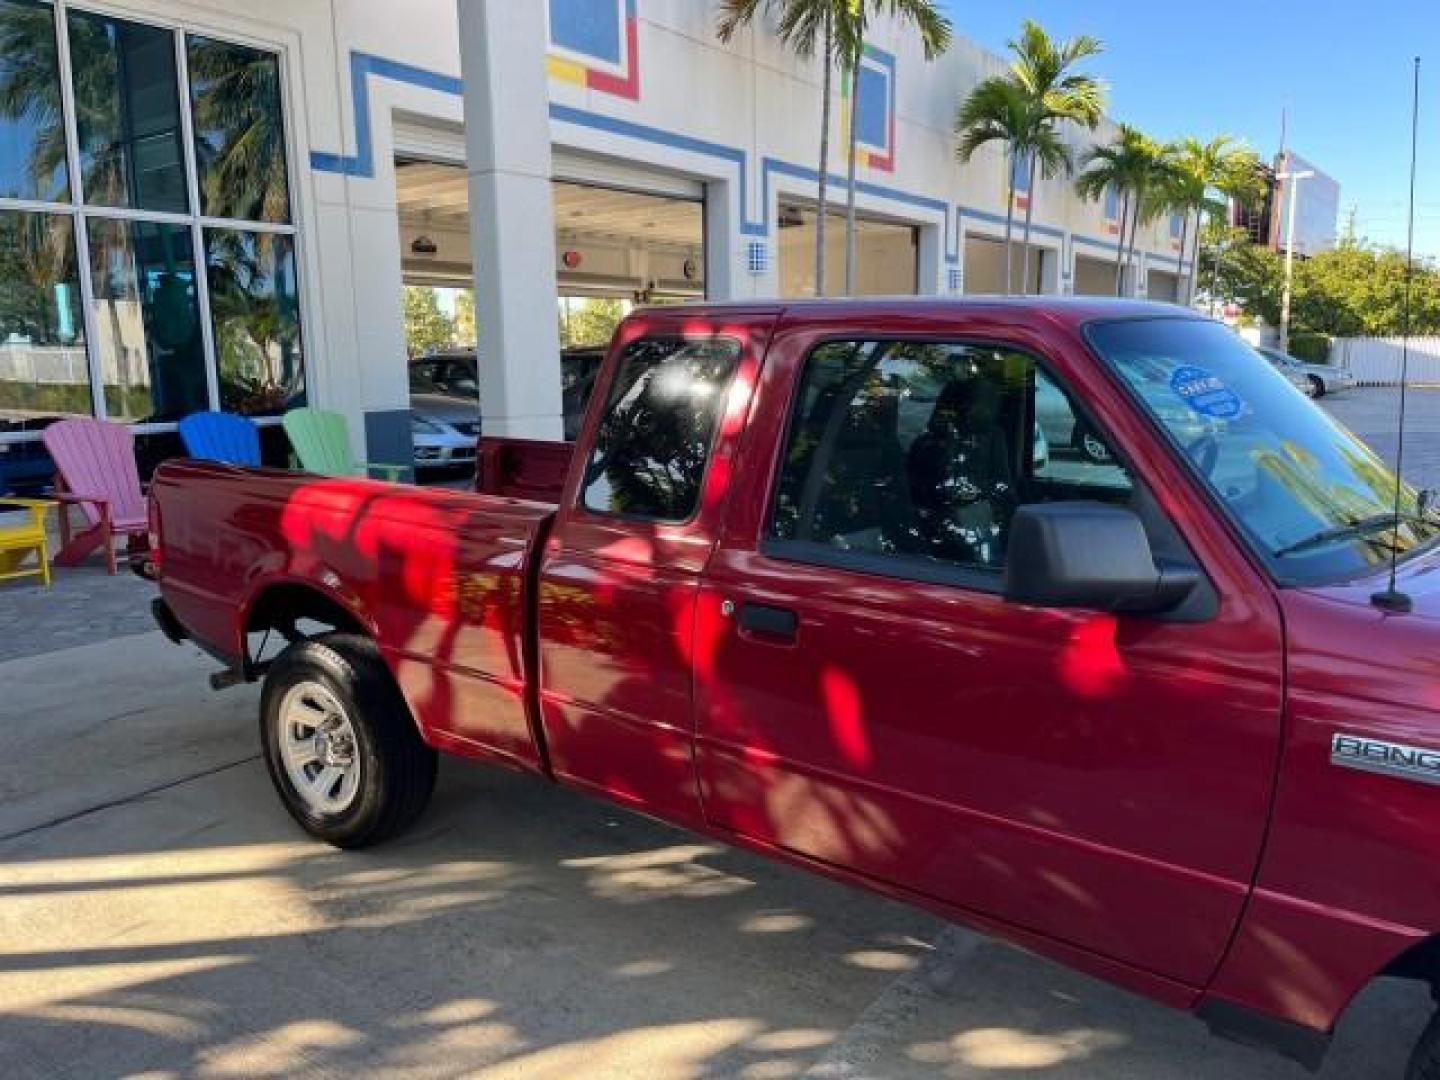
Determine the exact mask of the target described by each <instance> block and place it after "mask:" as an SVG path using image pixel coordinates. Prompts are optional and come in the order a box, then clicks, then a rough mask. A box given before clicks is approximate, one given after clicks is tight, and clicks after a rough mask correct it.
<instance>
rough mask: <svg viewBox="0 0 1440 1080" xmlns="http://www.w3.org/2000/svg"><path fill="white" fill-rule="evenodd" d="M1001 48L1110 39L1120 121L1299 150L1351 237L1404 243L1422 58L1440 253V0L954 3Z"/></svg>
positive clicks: (957, 15)
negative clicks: (1036, 28)
mask: <svg viewBox="0 0 1440 1080" xmlns="http://www.w3.org/2000/svg"><path fill="white" fill-rule="evenodd" d="M943 2H945V3H946V4H947V6H948V7H949V11H950V17H951V21H952V22H953V23H954V24H955V29H956V32H957V33H958V34H960V35H962V36H964V37H968V38H970V39H971V40H973V41H976V42H979V43H980V44H981V45H983V46H985V47H987V48H989V49H991V50H992V51H995V52H1000V53H1003V52H1005V45H1006V42H1007V41H1009V40H1010V39H1011V38H1013V37H1014V36H1015V35H1016V33H1017V32H1018V30H1019V28H1020V23H1021V20H1022V19H1024V18H1026V17H1029V18H1033V19H1035V20H1036V21H1037V22H1039V23H1040V24H1041V25H1042V26H1044V27H1045V28H1046V29H1047V30H1048V31H1049V32H1050V33H1051V34H1052V35H1056V36H1060V37H1069V36H1071V35H1073V34H1078V33H1088V34H1092V35H1094V36H1096V37H1098V38H1100V39H1101V40H1102V41H1103V42H1104V43H1105V52H1104V53H1103V54H1102V55H1101V56H1099V57H1097V58H1096V59H1095V60H1094V61H1093V62H1092V65H1091V66H1092V69H1093V70H1094V72H1095V74H1097V75H1099V76H1100V77H1101V78H1103V79H1104V80H1105V81H1106V82H1107V83H1109V84H1110V95H1111V96H1110V114H1111V115H1112V116H1114V117H1115V118H1116V119H1119V120H1125V121H1127V122H1129V123H1132V124H1134V125H1136V126H1137V127H1139V128H1141V129H1142V130H1144V131H1146V132H1147V133H1148V134H1150V135H1152V136H1154V137H1156V138H1160V139H1170V138H1177V137H1183V136H1186V135H1195V136H1197V137H1201V138H1209V137H1210V136H1212V135H1216V134H1222V133H1223V134H1228V135H1233V136H1236V137H1239V138H1243V139H1245V141H1246V142H1248V143H1249V144H1250V146H1251V147H1252V148H1254V149H1255V150H1256V151H1257V152H1259V153H1260V155H1261V157H1263V158H1265V159H1266V160H1267V161H1268V160H1270V159H1271V158H1272V157H1273V155H1274V154H1275V152H1276V150H1277V149H1278V147H1279V142H1280V114H1281V110H1282V108H1283V109H1285V110H1286V112H1287V114H1288V128H1289V133H1288V137H1287V140H1288V143H1289V145H1290V147H1291V148H1292V149H1293V150H1294V151H1295V152H1296V153H1298V154H1299V155H1301V156H1302V157H1304V158H1307V159H1308V160H1310V161H1312V162H1314V163H1315V165H1317V166H1318V167H1319V168H1321V169H1323V170H1325V171H1326V172H1327V173H1329V174H1330V175H1331V176H1333V177H1335V179H1336V180H1338V181H1339V182H1340V222H1339V225H1340V229H1341V231H1342V232H1343V231H1344V228H1345V223H1346V218H1347V216H1348V214H1349V212H1350V209H1351V207H1352V206H1353V207H1354V208H1355V214H1356V232H1357V233H1358V234H1359V235H1360V236H1362V237H1367V238H1369V239H1370V240H1372V241H1375V242H1377V243H1384V244H1393V245H1395V246H1403V245H1404V240H1405V202H1406V195H1407V169H1408V163H1409V156H1410V86H1411V62H1412V59H1413V58H1414V57H1415V56H1416V55H1419V56H1420V57H1421V74H1420V79H1421V90H1420V172H1419V179H1418V181H1417V184H1416V189H1415V191H1416V194H1415V198H1416V218H1415V221H1416V224H1415V249H1416V253H1417V254H1419V255H1428V256H1431V257H1440V0H1344V2H1340V0H1210V2H1208V3H1205V2H1196V0H1189V2H1187V3H1178V2H1176V0H1143V2H1142V0H1098V2H1097V0H1088V2H1087V0H1020V2H1007V0H943Z"/></svg>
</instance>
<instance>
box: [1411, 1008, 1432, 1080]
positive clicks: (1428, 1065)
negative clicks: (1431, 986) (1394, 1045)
mask: <svg viewBox="0 0 1440 1080" xmlns="http://www.w3.org/2000/svg"><path fill="white" fill-rule="evenodd" d="M1405 1080H1440V1012H1437V1013H1436V1014H1435V1015H1434V1016H1432V1017H1431V1018H1430V1023H1429V1024H1427V1025H1426V1026H1425V1030H1424V1031H1423V1032H1421V1033H1420V1041H1419V1042H1417V1043H1416V1044H1415V1050H1414V1052H1413V1053H1412V1054H1411V1055H1410V1064H1409V1065H1408V1066H1407V1067H1406V1069H1405Z"/></svg>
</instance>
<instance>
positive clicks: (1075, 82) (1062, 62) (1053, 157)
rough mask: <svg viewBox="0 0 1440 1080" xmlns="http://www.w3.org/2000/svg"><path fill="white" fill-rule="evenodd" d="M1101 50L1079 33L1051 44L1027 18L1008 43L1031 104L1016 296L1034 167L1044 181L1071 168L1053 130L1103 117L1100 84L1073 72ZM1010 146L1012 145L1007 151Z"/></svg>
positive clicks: (1093, 123)
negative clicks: (1027, 183)
mask: <svg viewBox="0 0 1440 1080" xmlns="http://www.w3.org/2000/svg"><path fill="white" fill-rule="evenodd" d="M1103 49H1104V46H1103V45H1102V44H1101V43H1100V41H1099V40H1098V39H1096V38H1093V37H1090V36H1089V35H1086V34H1082V35H1081V36H1079V37H1074V38H1068V39H1067V40H1065V41H1059V42H1057V41H1055V40H1053V39H1052V38H1051V37H1050V35H1049V34H1047V33H1046V32H1045V30H1044V28H1043V27H1041V26H1040V24H1039V23H1037V22H1035V21H1034V20H1033V19H1026V20H1025V22H1024V25H1023V26H1022V27H1021V31H1020V40H1019V41H1011V42H1010V51H1011V52H1013V53H1014V54H1015V58H1014V59H1013V60H1012V61H1011V62H1010V74H1011V77H1012V78H1013V79H1014V80H1015V81H1016V82H1017V83H1018V84H1019V85H1020V87H1021V88H1022V89H1023V90H1024V91H1025V93H1026V95H1027V96H1028V97H1029V98H1030V99H1031V100H1032V101H1033V102H1035V129H1034V131H1033V132H1032V136H1031V140H1030V144H1029V145H1028V146H1022V147H1020V148H1019V149H1020V151H1021V153H1027V152H1028V158H1029V160H1028V164H1029V174H1030V198H1029V199H1028V200H1027V201H1026V204H1025V235H1024V256H1023V261H1022V269H1021V273H1020V276H1021V281H1022V288H1021V291H1022V292H1028V291H1029V287H1030V221H1031V218H1032V217H1033V216H1034V212H1035V177H1036V167H1037V166H1038V167H1039V170H1040V173H1039V175H1041V176H1045V177H1049V176H1053V175H1055V173H1057V172H1060V171H1064V172H1065V173H1067V174H1068V173H1070V172H1071V171H1072V169H1073V164H1072V162H1071V158H1070V154H1069V151H1068V150H1067V149H1066V148H1065V147H1064V145H1063V144H1062V143H1061V142H1060V140H1059V136H1058V134H1057V131H1056V129H1057V127H1058V126H1059V124H1060V123H1061V122H1063V121H1067V120H1068V121H1070V122H1071V123H1075V124H1079V125H1081V126H1082V127H1085V128H1087V129H1088V130H1090V131H1094V130H1095V128H1096V127H1097V126H1098V125H1099V123H1100V117H1101V116H1103V115H1104V113H1105V86H1104V84H1103V83H1101V82H1100V81H1099V80H1098V79H1095V78H1094V77H1093V76H1090V75H1085V74H1082V73H1080V72H1077V71H1075V70H1074V67H1075V65H1076V64H1077V63H1079V62H1080V61H1081V60H1085V59H1088V58H1089V57H1092V56H1096V55H1098V54H1099V53H1100V52H1101V51H1102V50H1103ZM1015 150H1016V147H1014V146H1013V145H1012V147H1011V152H1012V153H1014V152H1015Z"/></svg>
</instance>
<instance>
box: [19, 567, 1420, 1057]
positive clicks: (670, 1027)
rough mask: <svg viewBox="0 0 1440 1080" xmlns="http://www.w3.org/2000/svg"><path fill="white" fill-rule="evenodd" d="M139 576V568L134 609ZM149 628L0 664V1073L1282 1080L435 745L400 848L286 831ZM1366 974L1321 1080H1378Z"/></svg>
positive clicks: (260, 782) (1385, 1048) (1084, 983)
mask: <svg viewBox="0 0 1440 1080" xmlns="http://www.w3.org/2000/svg"><path fill="white" fill-rule="evenodd" d="M144 589H145V587H144V586H143V585H142V584H140V583H138V582H137V583H136V597H137V600H139V599H143V594H144ZM209 665H210V662H209V661H207V660H206V659H204V658H202V657H200V656H199V655H197V654H196V653H195V652H194V650H191V649H177V648H175V647H173V646H170V645H168V644H167V643H165V642H164V641H163V639H161V638H160V636H159V635H158V634H155V633H147V634H140V635H132V636H129V637H124V638H119V639H115V640H112V641H106V642H98V643H95V644H91V645H85V646H81V647H78V648H71V649H66V650H63V651H60V652H53V653H49V654H47V655H42V656H34V657H25V658H20V659H15V660H11V661H8V662H4V663H0V687H4V688H5V691H4V698H3V699H0V714H3V715H4V716H5V722H4V723H3V724H0V738H3V740H4V741H3V742H0V800H3V805H0V837H3V839H0V1047H3V1048H4V1050H3V1052H0V1053H3V1061H4V1065H3V1067H0V1072H3V1073H4V1075H5V1076H7V1077H17V1078H28V1077H36V1078H40V1077H44V1078H47V1080H53V1078H59V1077H76V1078H82V1077H83V1078H86V1080H89V1078H95V1077H110V1076H132V1075H141V1076H147V1077H154V1078H159V1077H192V1076H193V1077H208V1076H247V1077H248V1076H295V1075H304V1076H322V1077H323V1076H332V1075H333V1076H337V1077H338V1076H342V1075H343V1076H352V1075H357V1074H358V1075H365V1076H395V1077H454V1076H484V1077H526V1078H532V1077H542V1078H543V1077H555V1078H560V1077H574V1076H601V1077H632V1076H633V1077H647V1078H649V1077H656V1078H661V1077H732V1076H734V1077H753V1078H758V1080H765V1078H785V1077H806V1076H808V1077H823V1078H830V1080H836V1078H838V1080H850V1078H855V1077H872V1076H873V1077H920V1076H948V1077H985V1076H997V1077H998V1076H1009V1075H1025V1076H1046V1077H1049V1076H1054V1077H1074V1078H1089V1077H1095V1078H1100V1077H1104V1078H1107V1080H1116V1078H1127V1077H1157V1078H1168V1077H1174V1078H1182V1077H1183V1078H1184V1080H1207V1078H1217V1080H1218V1078H1221V1077H1223V1078H1226V1080H1233V1078H1235V1077H1261V1078H1271V1077H1274V1078H1282V1077H1290V1078H1298V1077H1300V1076H1303V1075H1304V1074H1303V1072H1302V1071H1301V1070H1300V1069H1298V1067H1295V1066H1292V1065H1290V1064H1288V1063H1286V1062H1284V1061H1281V1060H1279V1059H1277V1058H1273V1057H1270V1056H1268V1055H1266V1054H1263V1053H1259V1052H1256V1051H1251V1050H1247V1049H1244V1048H1241V1047H1237V1046H1233V1045H1230V1044H1227V1043H1224V1042H1220V1041H1217V1040H1213V1039H1211V1038H1210V1037H1209V1036H1208V1035H1207V1034H1206V1033H1205V1031H1204V1029H1203V1028H1202V1027H1201V1025H1200V1024H1198V1023H1197V1022H1196V1021H1194V1020H1193V1019H1191V1018H1189V1017H1187V1016H1185V1015H1182V1014H1178V1013H1172V1012H1170V1011H1168V1010H1165V1009H1162V1008H1160V1007H1159V1006H1155V1005H1152V1004H1150V1003H1149V1002H1146V1001H1143V1000H1140V999H1137V998H1134V997H1131V996H1130V995H1127V994H1125V993H1122V992H1120V991H1117V990H1113V989H1110V988H1108V987H1106V986H1103V985H1101V984H1099V983H1096V982H1093V981H1092V980H1089V979H1087V978H1084V977H1082V976H1079V975H1075V974H1073V973H1071V972H1068V971H1065V970H1064V969H1061V968H1059V967H1056V966H1054V965H1051V964H1049V963H1047V962H1045V961H1042V960H1039V959H1036V958H1033V957H1030V956H1027V955H1025V954H1023V953H1021V952H1018V951H1016V950H1013V949H1011V948H1009V947H1007V946H1003V945H999V944H995V943H991V942H987V941H984V940H983V939H980V938H978V937H975V936H973V935H971V934H969V933H967V932H965V931H962V930H959V929H956V928H952V927H947V926H946V925H944V924H942V923H940V922H938V921H936V920H934V919H932V918H930V917H928V916H925V915H922V914H919V913H917V912H914V911H911V910H909V909H907V908H905V907H903V906H900V905H897V904H893V903H890V902H888V901H885V900H881V899H879V898H876V897H873V896H870V895H867V894H864V893H861V892H858V891H855V890H852V889H849V888H845V887H843V886H839V885H835V884H832V883H829V882H826V881H823V880H820V879H818V878H815V877H813V876H810V875H808V874H805V873H802V872H800V871H796V870H792V869H789V868H785V867H781V866H777V865H773V864H771V863H769V862H767V861H765V860H762V859H760V858H757V857H754V856H750V855H747V854H743V853H740V852H736V851H732V850H729V849H726V848H724V847H722V846H719V845H716V844H712V843H708V842H704V841H701V840H698V839H697V838H695V837H693V836H690V835H687V834H685V833H682V832H679V831H677V830H673V829H670V828H667V827H665V826H662V825H659V824H656V823H654V822H651V821H649V820H646V819H644V818H640V817H637V816H634V815H631V814H628V813H626V812H623V811H620V810H617V809H614V808H612V807H609V806H606V805H603V804H601V803H598V802H595V801H591V800H589V799H586V798H583V797H581V796H578V795H574V794H571V793H568V792H565V791H560V790H557V789H555V788H552V787H549V786H547V785H545V784H543V783H540V782H537V781H534V780H531V779H528V778H525V777H520V776H513V775H510V774H507V773H503V772H499V771H494V770H490V769H487V768H483V767H477V766H471V765H466V764H464V763H460V762H454V761H448V762H446V764H445V765H444V767H443V768H442V775H441V783H440V788H439V792H438V795H437V798H436V801H435V804H434V805H433V806H432V808H431V810H430V812H429V813H428V815H427V816H426V817H425V818H424V819H423V821H422V822H421V824H420V827H419V828H418V829H417V830H416V831H415V833H413V834H412V835H410V836H408V837H406V838H404V839H402V840H401V841H399V842H397V843H395V844H393V845H391V846H389V847H385V848H382V849H380V850H376V851H370V852H362V853H340V852H336V851H332V850H330V849H328V848H324V847H322V846H319V845H317V844H314V843H311V842H310V841H308V840H307V839H305V838H304V837H302V836H301V835H300V834H299V833H298V832H297V831H296V829H295V828H294V827H293V826H292V825H291V823H290V821H289V820H288V818H286V817H285V815H284V814H283V812H282V811H281V809H280V806H279V804H278V802H277V801H276V799H275V798H274V796H273V794H272V792H271V790H270V786H269V781H268V778H267V777H266V776H265V772H264V768H263V766H262V764H261V763H260V761H259V760H258V759H257V758H256V757H255V756H254V755H255V734H254V726H255V713H254V708H255V692H254V689H253V688H242V689H238V690H233V691H229V692H227V693H226V694H222V695H214V694H211V693H210V692H209V691H208V690H207V689H205V688H204V675H205V673H206V671H207V670H208V668H209ZM1427 1013H1428V1000H1427V997H1426V995H1425V994H1424V993H1422V992H1419V991H1417V990H1415V989H1414V988H1413V987H1410V986H1407V985H1405V984H1399V983H1395V984H1384V985H1381V986H1378V987H1377V988H1376V989H1375V990H1373V991H1371V992H1370V993H1368V994H1367V995H1366V996H1365V997H1364V998H1363V999H1362V1000H1361V1002H1360V1003H1359V1004H1358V1005H1357V1006H1356V1008H1355V1009H1354V1010H1353V1011H1352V1012H1351V1013H1350V1014H1349V1015H1348V1016H1347V1018H1346V1022H1345V1024H1344V1026H1343V1027H1342V1028H1341V1030H1340V1033H1339V1035H1338V1037H1337V1041H1336V1046H1335V1051H1334V1054H1333V1056H1332V1058H1331V1061H1330V1065H1329V1067H1328V1068H1327V1070H1326V1073H1325V1075H1326V1076H1328V1077H1356V1076H1399V1075H1400V1071H1401V1068H1402V1065H1403V1060H1404V1056H1405V1054H1406V1052H1407V1049H1408V1046H1409V1044H1410V1042H1411V1040H1412V1039H1413V1037H1414V1036H1415V1035H1416V1034H1417V1033H1418V1031H1419V1029H1420V1027H1421V1026H1422V1025H1423V1023H1424V1021H1425V1019H1426V1016H1427Z"/></svg>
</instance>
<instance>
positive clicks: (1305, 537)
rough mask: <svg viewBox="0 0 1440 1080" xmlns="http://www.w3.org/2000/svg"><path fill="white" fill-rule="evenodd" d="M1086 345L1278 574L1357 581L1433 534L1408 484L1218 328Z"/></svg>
mask: <svg viewBox="0 0 1440 1080" xmlns="http://www.w3.org/2000/svg"><path fill="white" fill-rule="evenodd" d="M1087 336H1088V337H1089V340H1090V342H1091V344H1092V346H1093V347H1094V348H1095V349H1096V351H1097V352H1099V353H1100V355H1101V357H1102V358H1103V359H1104V360H1105V361H1106V362H1108V363H1109V364H1110V366H1111V367H1112V368H1113V369H1114V370H1115V371H1116V372H1117V373H1118V374H1119V375H1120V376H1121V378H1122V379H1124V380H1125V382H1126V383H1127V384H1129V386H1130V387H1131V388H1132V389H1133V390H1134V391H1135V396H1136V398H1137V399H1138V400H1139V401H1140V402H1141V403H1142V404H1143V405H1144V406H1145V408H1146V409H1147V410H1148V411H1149V412H1150V413H1151V414H1152V415H1153V416H1154V417H1155V419H1156V420H1157V421H1159V423H1160V426H1161V427H1163V428H1164V429H1165V431H1166V433H1167V434H1168V435H1169V436H1170V438H1171V440H1172V441H1173V442H1174V443H1175V445H1176V446H1178V447H1179V448H1180V450H1181V452H1182V453H1183V454H1184V456H1185V457H1186V458H1187V459H1188V460H1189V462H1190V464H1191V465H1192V466H1193V467H1194V469H1195V470H1196V472H1198V473H1199V475H1200V476H1201V477H1203V478H1204V480H1205V483H1206V484H1207V485H1209V487H1210V489H1211V490H1212V491H1213V492H1214V493H1215V495H1216V496H1217V497H1218V498H1219V499H1220V501H1221V503H1223V504H1224V506H1225V508H1226V510H1227V511H1228V512H1229V513H1230V515H1231V516H1232V517H1233V518H1234V519H1235V521H1236V522H1237V523H1238V524H1239V525H1240V527H1241V529H1242V530H1243V531H1244V532H1245V534H1246V535H1247V536H1248V538H1249V539H1250V541H1251V543H1252V544H1253V545H1254V547H1255V548H1256V550H1257V551H1258V552H1259V553H1260V555H1261V556H1262V557H1263V558H1264V559H1265V561H1266V562H1267V563H1268V564H1269V565H1270V568H1271V570H1272V571H1273V572H1274V574H1275V576H1276V577H1277V578H1278V579H1279V580H1281V581H1282V582H1285V583H1288V584H1315V583H1320V582H1327V581H1339V580H1344V579H1347V578H1352V577H1356V576H1359V575H1360V574H1363V573H1365V572H1367V571H1370V570H1373V569H1374V568H1376V567H1378V566H1381V565H1382V564H1384V563H1386V562H1387V561H1388V560H1389V558H1390V552H1391V549H1392V546H1394V547H1396V549H1397V550H1398V553H1399V556H1400V557H1401V558H1402V559H1403V558H1404V557H1405V556H1406V555H1407V554H1409V553H1412V552H1414V551H1416V550H1418V549H1419V548H1421V547H1424V546H1426V545H1428V544H1430V543H1431V542H1433V541H1434V540H1435V539H1436V538H1437V536H1440V520H1437V519H1436V518H1435V517H1434V516H1433V515H1426V514H1424V513H1423V512H1422V509H1421V506H1420V504H1419V502H1418V500H1417V498H1416V493H1415V491H1414V490H1413V489H1412V488H1410V487H1409V486H1408V485H1406V486H1405V487H1403V488H1402V490H1401V496H1400V518H1399V528H1398V530H1397V529H1396V527H1395V526H1396V519H1395V516H1394V509H1395V474H1394V473H1393V472H1391V471H1390V469H1389V468H1388V467H1387V466H1386V465H1385V463H1384V462H1382V461H1381V460H1380V459H1379V458H1378V457H1376V456H1375V454H1374V453H1373V452H1372V451H1371V450H1370V448H1369V447H1367V446H1366V445H1365V444H1364V443H1362V442H1360V441H1359V440H1358V439H1356V438H1355V436H1354V435H1352V434H1350V432H1348V431H1346V430H1345V429H1344V428H1342V427H1341V426H1340V425H1339V424H1337V423H1335V422H1334V421H1333V420H1331V419H1330V417H1329V416H1328V415H1327V414H1326V413H1325V412H1323V411H1322V410H1321V409H1320V408H1319V407H1318V406H1316V405H1314V404H1313V403H1312V402H1310V401H1309V400H1308V399H1307V398H1306V397H1305V396H1304V395H1303V394H1301V393H1300V392H1299V391H1298V390H1296V389H1295V388H1294V387H1293V386H1292V385H1291V384H1290V382H1289V380H1287V379H1286V378H1285V377H1284V376H1283V375H1281V374H1280V373H1279V372H1278V371H1276V370H1275V369H1274V368H1273V367H1271V366H1270V365H1269V364H1268V363H1266V362H1265V360H1264V359H1263V358H1262V357H1261V356H1259V354H1257V353H1256V352H1255V350H1253V349H1251V348H1250V347H1249V346H1248V345H1246V344H1245V343H1244V342H1243V341H1241V340H1240V339H1239V338H1238V337H1236V336H1235V334H1234V333H1232V332H1231V331H1230V330H1228V329H1226V328H1225V327H1224V326H1222V325H1220V324H1219V323H1214V322H1207V321H1204V320H1199V319H1150V320H1133V321H1125V322H1111V323H1098V324H1094V325H1092V326H1090V327H1089V328H1088V331H1087Z"/></svg>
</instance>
